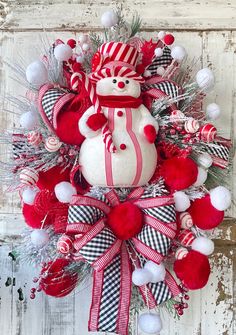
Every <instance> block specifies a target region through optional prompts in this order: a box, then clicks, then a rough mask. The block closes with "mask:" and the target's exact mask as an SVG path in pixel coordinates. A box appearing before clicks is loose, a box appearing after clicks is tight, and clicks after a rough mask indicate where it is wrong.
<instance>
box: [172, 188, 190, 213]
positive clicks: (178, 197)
mask: <svg viewBox="0 0 236 335" xmlns="http://www.w3.org/2000/svg"><path fill="white" fill-rule="evenodd" d="M174 201H175V209H176V211H177V212H184V211H186V209H188V208H189V206H190V200H189V197H188V196H187V194H185V193H184V192H183V191H178V192H175V193H174Z"/></svg>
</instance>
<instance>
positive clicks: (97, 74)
mask: <svg viewBox="0 0 236 335" xmlns="http://www.w3.org/2000/svg"><path fill="white" fill-rule="evenodd" d="M138 58H139V52H138V50H137V49H136V48H135V47H133V46H131V45H128V44H125V43H122V42H108V43H103V44H102V45H101V47H100V48H99V50H98V52H96V54H95V55H94V57H93V60H92V71H93V72H92V73H91V74H90V76H89V77H90V79H91V80H92V81H94V82H96V81H99V80H100V79H103V78H107V77H126V78H132V79H134V80H136V81H139V82H144V79H143V77H142V76H141V75H140V74H138V73H137V72H136V65H137V62H138Z"/></svg>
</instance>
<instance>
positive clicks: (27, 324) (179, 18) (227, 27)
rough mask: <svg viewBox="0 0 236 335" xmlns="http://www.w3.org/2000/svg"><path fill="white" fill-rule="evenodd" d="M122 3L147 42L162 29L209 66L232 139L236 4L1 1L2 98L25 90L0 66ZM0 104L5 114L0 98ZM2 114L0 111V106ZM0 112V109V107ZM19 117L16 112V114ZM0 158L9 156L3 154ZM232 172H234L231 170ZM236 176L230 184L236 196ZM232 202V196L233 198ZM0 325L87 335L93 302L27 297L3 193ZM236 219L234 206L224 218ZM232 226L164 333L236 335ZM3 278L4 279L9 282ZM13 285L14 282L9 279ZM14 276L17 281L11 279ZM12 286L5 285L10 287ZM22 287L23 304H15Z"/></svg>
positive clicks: (84, 291) (8, 330) (235, 0)
mask: <svg viewBox="0 0 236 335" xmlns="http://www.w3.org/2000/svg"><path fill="white" fill-rule="evenodd" d="M115 4H122V5H123V7H124V10H125V11H126V13H127V15H128V17H129V16H130V15H131V12H132V11H135V10H137V11H138V12H139V13H140V14H141V16H142V17H143V33H144V34H145V35H146V36H147V37H148V36H153V35H155V33H154V32H156V31H159V30H161V29H164V30H168V31H173V32H175V37H176V41H177V43H180V44H183V45H184V46H185V47H186V49H187V51H188V54H189V56H190V58H192V57H193V56H195V57H198V56H200V61H199V62H200V66H201V65H202V66H206V65H210V66H211V67H212V68H213V69H214V70H215V73H216V78H217V83H216V88H215V91H214V92H213V93H212V94H211V96H210V97H208V99H207V102H211V101H216V102H217V103H219V104H220V105H221V106H222V111H223V113H222V118H221V119H220V120H219V121H218V127H219V128H220V129H221V134H222V135H225V136H229V135H232V134H233V131H234V127H235V121H234V120H235V118H234V115H235V113H234V105H235V87H236V85H235V80H236V79H235V78H236V75H235V74H236V54H235V46H236V0H231V1H230V0H228V1H227V2H226V1H222V0H209V1H195V0H193V1H186V0H185V1H184V0H166V1H164V0H140V1H137V0H136V1H131V0H128V1H107V0H103V1H92V0H90V1H88V0H83V1H76V0H70V1H69V0H51V1H49V0H48V1H46V0H38V1H35V2H33V1H30V0H28V1H27V0H20V1H15V0H9V1H0V45H1V49H0V60H1V62H0V76H1V82H0V96H1V97H3V98H4V97H5V96H6V95H7V94H9V93H10V94H13V93H14V94H21V93H22V90H23V88H22V87H20V86H19V84H17V83H16V82H15V81H14V80H13V79H12V78H11V73H10V71H9V69H8V68H7V66H6V64H5V63H4V61H8V62H10V63H13V62H14V61H15V60H17V61H19V59H22V60H23V63H25V64H28V63H29V62H30V61H33V60H34V59H35V58H37V57H38V55H39V53H40V50H39V45H40V44H41V42H40V41H41V37H43V38H45V33H42V32H43V31H46V36H47V38H48V39H49V40H50V41H53V40H54V39H55V37H62V38H64V37H69V36H71V35H75V36H76V34H77V33H78V32H80V31H91V30H93V31H99V30H100V29H101V27H100V16H101V13H102V12H104V11H105V10H106V9H107V8H108V7H109V8H110V7H114V6H115ZM0 99H1V100H0V106H3V104H4V108H5V109H10V106H8V103H7V102H6V100H5V101H3V99H2V98H0ZM0 108H1V107H0ZM1 109H2V108H1ZM15 112H16V114H17V111H15ZM16 114H12V113H4V112H2V110H1V113H0V129H1V130H2V129H5V128H7V127H11V126H12V125H13V124H14V123H17V115H16ZM0 155H1V156H0V157H1V159H2V158H3V157H5V156H6V151H5V148H1V152H0ZM234 172H235V169H234ZM233 177H235V173H234V174H233V175H232V178H231V186H232V189H233V194H235V189H236V185H235V182H234V180H235V178H233ZM234 198H235V197H234ZM0 199H1V200H0V213H1V214H0V325H1V334H3V335H31V334H32V333H34V335H54V334H55V335H56V334H57V335H75V334H76V335H86V334H87V330H86V326H87V325H86V318H87V313H88V306H89V302H90V293H89V292H90V290H89V288H90V287H91V285H89V288H80V289H79V290H78V292H76V293H74V294H72V295H71V296H69V297H67V298H64V299H61V300H55V299H49V298H47V297H45V296H43V295H38V297H37V300H36V301H31V300H30V299H29V294H28V293H27V292H28V291H29V288H30V285H31V278H32V276H33V274H32V271H31V270H30V269H28V270H27V269H25V267H24V268H23V267H20V268H18V267H17V266H16V265H15V264H14V263H13V262H12V261H11V259H10V258H9V257H8V252H9V251H10V250H11V249H12V246H13V245H14V244H15V243H17V236H18V234H19V233H20V231H21V229H22V227H23V221H22V218H21V216H20V206H19V200H18V198H17V196H15V195H10V196H9V195H8V194H7V195H6V194H5V189H4V188H3V187H1V189H0ZM228 215H229V216H231V217H235V208H234V207H232V209H231V210H230V211H229V213H228ZM235 243H236V228H235V222H234V220H232V219H228V220H226V221H225V223H224V224H223V225H222V226H221V228H220V229H219V231H218V238H217V241H216V245H217V247H216V252H215V254H214V256H213V257H212V264H213V272H212V275H211V279H210V282H209V284H208V286H207V287H206V288H204V289H203V290H201V291H200V292H199V291H197V292H194V293H193V294H192V295H191V306H190V308H189V310H188V311H187V312H186V314H185V316H184V317H183V318H181V320H180V321H177V322H174V321H173V320H172V319H171V318H170V317H169V316H168V315H165V316H164V317H165V327H164V330H163V331H162V333H161V334H162V335H167V334H169V335H185V334H189V335H190V334H191V335H233V334H235V333H236V324H235V322H236V321H235V306H236V304H235V295H234V294H233V293H234V285H235V284H234V283H235V282H236V280H235V272H236V270H235V259H236V258H235ZM7 278H8V281H7ZM9 278H10V279H11V282H9V281H10V279H9ZM14 278H15V280H13V279H14ZM8 284H9V285H8ZM19 288H22V289H23V292H24V294H25V300H24V301H23V302H22V301H20V300H19V293H18V289H19Z"/></svg>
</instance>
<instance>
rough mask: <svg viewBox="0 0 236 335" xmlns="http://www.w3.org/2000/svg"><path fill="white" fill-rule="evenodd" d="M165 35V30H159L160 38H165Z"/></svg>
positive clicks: (158, 35)
mask: <svg viewBox="0 0 236 335" xmlns="http://www.w3.org/2000/svg"><path fill="white" fill-rule="evenodd" d="M165 36H166V33H165V31H163V30H161V31H159V33H158V34H157V37H158V38H159V40H163V38H164V37H165Z"/></svg>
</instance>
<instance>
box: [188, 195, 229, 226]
mask: <svg viewBox="0 0 236 335" xmlns="http://www.w3.org/2000/svg"><path fill="white" fill-rule="evenodd" d="M188 212H189V214H190V215H191V216H192V219H193V223H194V224H195V225H196V226H197V227H198V228H200V229H204V230H208V229H213V228H215V227H217V226H218V225H219V224H220V223H221V222H222V221H223V219H224V211H219V210H218V209H216V208H215V207H213V206H212V204H211V199H210V195H208V194H207V195H206V196H205V197H203V198H201V199H196V200H194V202H193V203H192V204H191V206H190V208H189V209H188Z"/></svg>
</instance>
